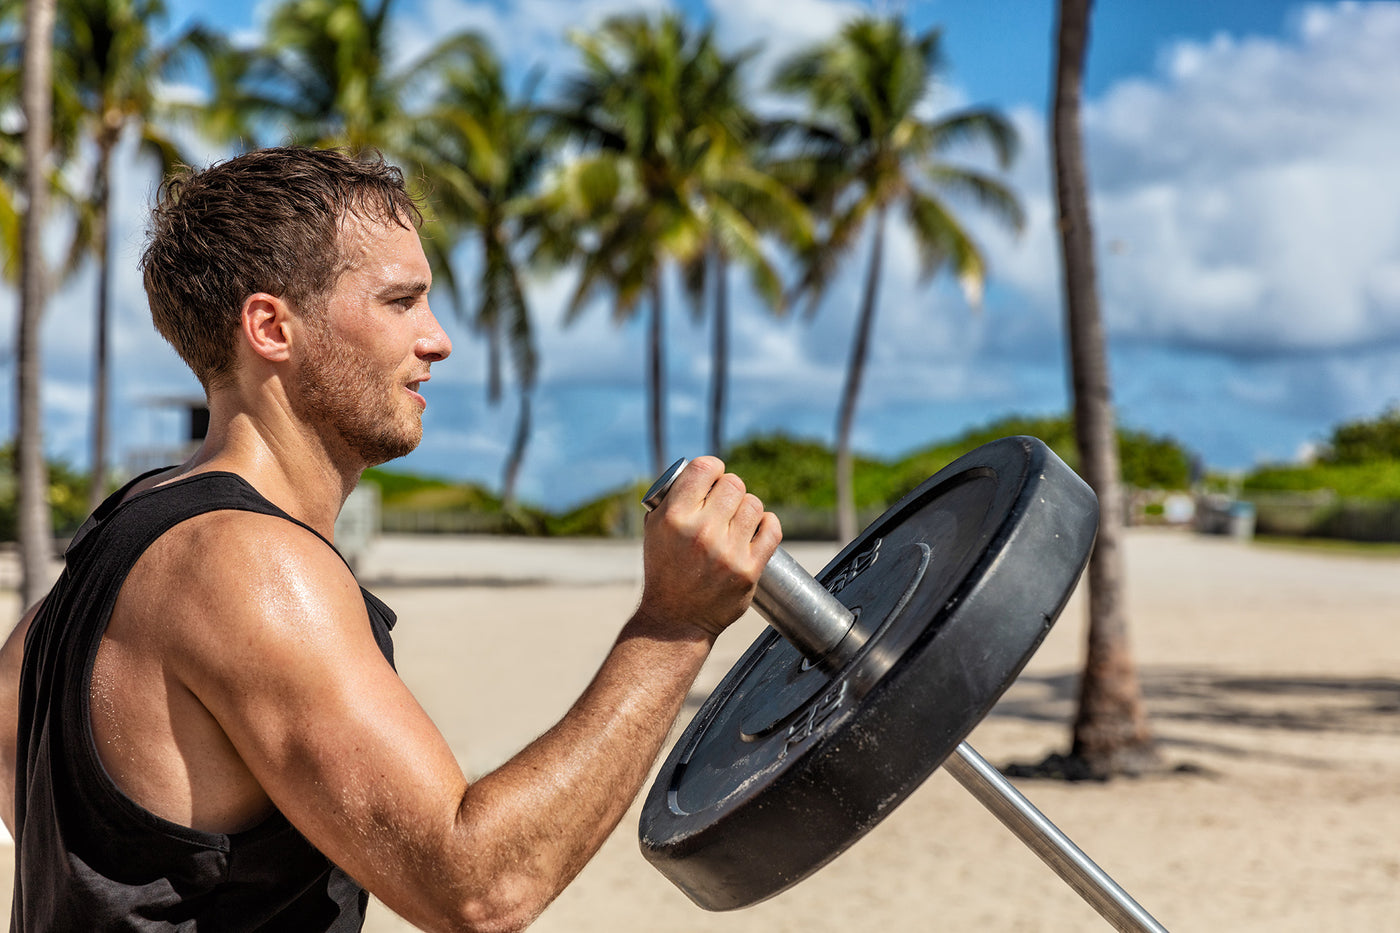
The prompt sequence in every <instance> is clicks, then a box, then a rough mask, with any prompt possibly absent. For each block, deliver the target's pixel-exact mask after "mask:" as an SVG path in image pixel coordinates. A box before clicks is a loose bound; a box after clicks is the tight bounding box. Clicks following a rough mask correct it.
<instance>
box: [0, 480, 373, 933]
mask: <svg viewBox="0 0 1400 933" xmlns="http://www.w3.org/2000/svg"><path fill="white" fill-rule="evenodd" d="M146 475H147V476H149V475H151V474H146ZM142 478H143V477H137V479H135V480H132V482H131V483H129V484H127V486H126V487H124V488H123V489H122V490H120V491H119V492H117V493H116V494H114V495H113V496H112V497H111V498H109V499H108V500H107V501H106V502H104V503H103V504H102V505H101V506H100V507H99V508H98V509H97V511H95V512H94V513H93V514H92V516H91V517H90V518H89V519H88V520H87V522H85V523H84V524H83V526H82V527H81V528H80V529H79V530H78V533H77V535H76V536H75V537H74V539H73V541H72V543H71V544H70V545H69V547H68V550H67V552H66V554H65V561H66V566H65V567H64V570H63V572H62V574H61V576H60V577H59V580H58V582H57V583H55V584H54V587H53V589H52V590H51V591H50V592H49V595H48V596H47V597H46V598H45V600H44V604H43V608H42V609H41V610H40V611H39V613H38V614H37V615H36V616H35V618H34V621H33V623H32V625H31V626H30V630H29V633H28V636H27V637H26V639H25V647H24V663H23V668H22V672H21V676H20V702H19V743H18V752H19V761H18V765H17V768H16V772H17V773H16V777H15V855H16V866H15V889H14V906H13V908H12V913H11V921H10V929H11V930H12V931H31V930H34V931H39V930H45V931H47V930H62V931H66V930H72V931H84V933H86V931H107V930H112V931H118V930H120V931H156V930H159V931H172V930H178V931H199V933H209V931H217V933H235V931H252V930H260V931H288V933H291V931H297V933H305V931H335V933H341V931H349V930H359V929H360V928H361V926H362V925H363V922H364V914H365V908H366V905H367V902H368V895H367V894H366V893H365V891H364V889H362V888H361V887H360V886H359V885H358V884H356V883H355V882H354V881H353V880H351V879H350V877H349V876H348V875H346V874H345V873H344V872H342V871H341V870H340V869H339V868H337V867H336V866H334V865H333V864H332V863H331V862H330V861H329V860H328V859H327V858H326V857H325V856H324V855H322V854H321V853H320V852H319V851H317V850H316V849H315V848H314V847H313V846H312V845H311V844H310V843H309V842H307V841H306V839H305V838H303V837H302V835H301V834H300V833H299V832H297V830H296V828H295V827H293V826H292V825H291V823H289V822H288V821H287V819H286V818H285V817H284V816H282V814H281V813H279V812H276V811H274V812H273V813H272V815H271V816H269V817H268V818H267V819H266V820H264V821H263V822H262V823H260V824H259V825H257V826H255V827H253V828H252V829H249V830H246V831H243V832H238V833H229V834H226V833H210V832H203V831H200V830H195V829H191V828H189V827H186V826H182V825H179V824H177V823H173V822H170V821H168V820H164V819H162V818H160V817H158V816H156V815H155V814H153V813H151V812H149V811H147V810H146V809H144V808H143V807H141V806H139V805H138V804H136V803H135V802H134V801H133V800H131V799H130V798H129V797H127V796H126V795H125V794H123V793H122V791H121V790H120V789H119V788H118V787H117V786H116V784H115V782H114V781H113V780H112V778H111V777H110V776H109V775H108V773H107V771H106V769H105V768H104V767H103V765H102V762H101V759H100V758H99V757H98V753H97V746H96V744H95V742H94V740H93V733H92V725H91V720H90V718H89V710H90V696H91V694H90V690H91V683H92V671H93V663H94V661H95V659H96V657H97V648H98V645H99V643H100V642H101V639H102V635H103V633H104V632H105V630H106V628H107V624H108V620H109V619H110V617H111V614H112V609H113V606H115V604H116V601H117V595H118V593H119V592H120V591H121V587H122V584H123V583H124V582H125V580H126V577H127V574H128V573H129V572H130V571H131V568H132V567H133V566H135V564H136V562H137V560H138V559H139V558H140V556H141V555H142V553H144V552H145V550H146V549H147V548H148V547H150V545H151V544H152V543H153V542H154V541H155V540H156V539H157V538H159V537H160V536H161V535H162V534H164V533H165V532H166V531H168V530H169V529H171V528H173V527H174V526H175V525H177V524H179V523H180V522H182V521H185V520H187V519H190V518H193V517H195V516H197V515H202V514H205V513H207V512H213V511H218V510H222V509H234V510H241V511H248V512H258V513H261V514H264V515H273V516H277V517H280V518H283V519H286V520H287V521H290V522H294V523H295V524H298V525H301V526H302V527H304V528H308V526H306V525H304V524H303V523H301V522H298V521H297V520H296V519H294V518H292V517H291V516H289V515H288V514H287V513H285V512H283V511H282V510H281V509H279V508H277V506H275V505H273V504H272V503H271V502H269V501H268V500H266V499H264V498H263V497H262V496H261V495H259V494H258V493H257V491H256V490H254V489H253V487H252V486H251V485H249V484H248V483H247V482H246V481H245V480H243V479H242V478H241V477H239V476H237V475H235V474H232V473H201V474H197V475H195V476H191V477H187V478H185V479H182V480H177V481H176V482H173V483H170V484H168V485H165V486H160V487H156V488H154V489H150V490H147V491H145V492H141V493H138V494H137V495H135V496H132V497H131V498H129V499H127V500H126V501H122V500H123V497H124V496H125V494H126V492H127V491H128V490H129V489H131V487H132V486H134V485H135V484H136V483H137V482H139V481H140V480H141V479H142ZM308 530H311V531H313V533H314V530H313V529H310V528H308ZM318 537H319V535H318ZM323 540H324V539H323ZM327 546H328V547H330V546H331V545H330V544H329V542H327ZM209 559H210V560H218V555H217V554H210V555H209ZM361 592H362V593H363V594H364V599H365V607H366V609H367V610H368V612H369V618H370V625H371V627H372V629H373V633H374V638H375V641H376V642H377V643H378V645H379V648H380V650H381V651H382V652H383V653H384V656H385V658H386V659H387V660H388V661H389V663H390V664H392V663H393V645H392V642H391V640H390V634H389V631H390V629H391V628H392V627H393V624H394V621H395V616H394V613H393V611H392V610H390V609H389V607H388V606H386V605H384V604H383V603H382V602H380V601H379V600H378V599H377V598H375V597H374V596H373V595H372V594H370V593H369V592H368V591H366V590H364V589H363V588H362V589H361Z"/></svg>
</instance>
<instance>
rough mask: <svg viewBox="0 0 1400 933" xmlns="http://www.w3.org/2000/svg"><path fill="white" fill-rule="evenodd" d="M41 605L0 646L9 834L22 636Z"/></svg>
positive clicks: (4, 807) (2, 785)
mask: <svg viewBox="0 0 1400 933" xmlns="http://www.w3.org/2000/svg"><path fill="white" fill-rule="evenodd" d="M43 604H44V602H43V600H40V601H39V602H37V603H35V604H34V605H33V606H32V607H31V608H30V610H29V611H28V612H26V613H25V614H24V615H23V617H21V618H20V620H19V624H18V625H16V626H15V628H14V631H12V632H10V637H9V638H7V639H5V644H4V646H3V647H0V819H3V820H4V823H5V828H6V829H8V830H9V831H10V835H11V836H13V835H14V832H15V769H16V768H17V767H18V762H19V673H20V666H21V665H22V664H23V663H24V639H25V636H27V635H28V634H29V626H30V625H31V624H32V623H33V622H34V617H35V616H36V615H38V614H39V607H40V606H42V605H43Z"/></svg>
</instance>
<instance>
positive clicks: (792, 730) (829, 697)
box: [782, 680, 846, 755]
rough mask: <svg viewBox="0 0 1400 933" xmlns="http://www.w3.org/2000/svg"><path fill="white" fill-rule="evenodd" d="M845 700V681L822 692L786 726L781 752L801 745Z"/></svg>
mask: <svg viewBox="0 0 1400 933" xmlns="http://www.w3.org/2000/svg"><path fill="white" fill-rule="evenodd" d="M845 700H846V681H844V680H843V681H841V683H839V684H837V685H836V686H835V687H833V688H832V689H830V690H828V691H827V692H826V693H824V694H822V696H821V699H819V700H817V702H815V703H813V704H812V705H811V706H809V707H807V709H806V711H805V712H803V714H802V717H801V718H800V719H798V720H797V722H795V723H793V724H792V725H791V726H789V727H788V735H787V741H786V742H785V743H783V751H782V754H784V755H786V754H787V753H788V749H790V748H792V747H793V746H794V745H801V744H802V743H803V742H805V741H807V740H808V739H810V738H811V737H812V733H814V732H816V731H817V730H818V729H820V728H821V726H822V724H823V723H825V722H826V721H827V720H828V719H830V718H831V717H832V716H834V715H836V711H837V710H839V709H840V708H841V704H842V703H843V702H845Z"/></svg>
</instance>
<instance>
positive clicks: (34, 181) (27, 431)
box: [16, 0, 54, 607]
mask: <svg viewBox="0 0 1400 933" xmlns="http://www.w3.org/2000/svg"><path fill="white" fill-rule="evenodd" d="M53 30H54V2H53V0H29V2H28V3H26V4H25V8H24V65H23V81H22V89H21V102H22V105H23V108H24V121H25V125H24V201H25V208H24V223H23V227H24V230H23V237H22V250H21V252H22V267H23V271H22V275H21V278H22V281H21V286H20V309H19V338H18V342H17V345H18V351H17V356H18V365H17V366H16V370H17V382H18V386H17V389H18V393H17V394H18V396H19V419H18V420H19V443H18V451H17V459H18V461H19V462H18V466H17V469H16V472H17V473H18V474H19V490H18V500H19V501H18V511H19V545H20V564H21V574H22V576H21V580H20V600H21V605H22V606H24V607H28V606H30V605H33V604H34V603H35V602H38V600H39V599H40V598H41V597H42V596H43V594H44V589H45V588H46V587H47V586H48V583H49V580H48V561H49V557H50V552H51V550H52V549H53V527H52V520H51V518H50V516H49V508H48V502H47V499H46V496H45V490H46V488H47V486H48V481H47V478H46V471H45V468H44V447H43V436H42V432H41V429H40V416H41V412H40V405H39V379H40V369H39V322H40V320H41V319H42V317H43V312H44V302H45V300H46V294H47V282H46V280H45V272H44V260H43V234H44V216H45V212H46V207H47V202H48V182H49V172H48V167H49V159H50V147H51V116H50V108H51V107H52V91H51V90H50V88H51V87H52V84H53V81H52V74H53Z"/></svg>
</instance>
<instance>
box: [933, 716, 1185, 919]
mask: <svg viewBox="0 0 1400 933" xmlns="http://www.w3.org/2000/svg"><path fill="white" fill-rule="evenodd" d="M943 768H944V770H945V771H947V772H948V773H949V774H951V775H952V776H953V777H954V779H956V780H957V782H958V783H959V784H961V785H962V786H963V787H964V788H966V789H967V791H968V793H970V794H972V796H974V797H976V798H977V800H978V802H980V803H981V804H982V806H984V807H986V808H987V809H988V810H990V811H992V815H993V816H995V817H996V818H997V819H999V820H1001V822H1002V824H1003V825H1004V826H1006V828H1007V829H1009V830H1011V831H1012V832H1013V833H1015V834H1016V837H1017V838H1018V839H1020V840H1021V841H1022V842H1023V843H1025V844H1026V846H1027V847H1028V848H1029V849H1030V850H1031V851H1032V852H1034V853H1035V854H1036V855H1038V856H1040V859H1041V861H1043V862H1044V863H1045V864H1046V865H1049V866H1050V868H1051V869H1052V870H1054V872H1055V874H1057V875H1059V876H1060V877H1061V878H1062V879H1063V880H1064V882H1065V883H1066V884H1068V885H1069V886H1070V887H1071V888H1073V889H1074V890H1075V891H1076V892H1077V893H1078V894H1079V896H1080V897H1082V898H1084V900H1085V901H1087V902H1088V903H1089V905H1090V906H1091V907H1093V908H1094V909H1095V910H1096V911H1098V912H1099V916H1101V917H1103V918H1104V919H1105V920H1107V921H1108V922H1109V923H1110V924H1112V925H1113V927H1114V929H1116V930H1119V931H1121V933H1142V931H1147V933H1167V930H1166V928H1165V927H1163V926H1162V925H1161V924H1160V923H1158V922H1157V921H1156V920H1154V919H1153V918H1152V915H1151V914H1149V913H1148V912H1147V911H1145V910H1143V909H1142V906H1141V905H1140V904H1138V902H1137V901H1135V900H1133V899H1132V898H1131V897H1130V896H1128V892H1126V891H1124V890H1123V889H1122V888H1120V887H1119V886H1118V884H1117V882H1115V881H1114V880H1113V879H1112V878H1110V877H1109V876H1108V874H1107V873H1106V872H1105V871H1104V870H1103V869H1102V868H1100V867H1099V866H1098V865H1096V864H1094V861H1093V859H1091V858H1089V856H1087V855H1085V854H1084V853H1083V851H1081V850H1080V848H1079V847H1078V846H1076V845H1075V844H1074V843H1073V842H1071V841H1070V838H1069V837H1068V836H1066V835H1065V834H1064V833H1062V832H1060V830H1059V828H1058V827H1056V826H1055V824H1054V823H1052V822H1050V821H1049V820H1048V819H1046V817H1045V814H1043V813H1041V812H1040V811H1039V810H1037V809H1036V808H1035V805H1034V804H1033V803H1031V802H1030V801H1029V800H1027V799H1026V798H1025V797H1024V796H1022V794H1021V792H1020V791H1018V790H1017V789H1016V787H1015V786H1014V785H1013V784H1012V783H1011V782H1010V781H1008V780H1007V779H1006V778H1005V777H1004V776H1003V775H1002V773H1001V772H1000V771H998V770H997V769H996V768H993V767H992V766H991V765H990V764H988V763H987V760H986V759H985V758H983V757H982V756H981V755H979V754H977V752H976V751H975V750H974V749H973V747H972V746H971V745H968V744H967V743H966V742H963V743H962V744H960V745H959V746H958V747H957V749H956V750H955V751H954V752H953V754H952V755H950V756H948V760H947V761H945V762H943Z"/></svg>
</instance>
